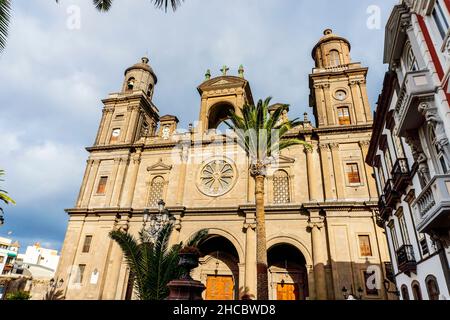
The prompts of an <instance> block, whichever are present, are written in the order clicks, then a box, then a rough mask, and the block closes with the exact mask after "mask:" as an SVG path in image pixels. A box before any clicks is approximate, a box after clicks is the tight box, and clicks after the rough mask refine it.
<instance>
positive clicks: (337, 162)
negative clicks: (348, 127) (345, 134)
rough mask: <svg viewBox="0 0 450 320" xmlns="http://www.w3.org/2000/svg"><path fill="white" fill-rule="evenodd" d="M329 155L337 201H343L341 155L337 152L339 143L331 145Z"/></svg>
mask: <svg viewBox="0 0 450 320" xmlns="http://www.w3.org/2000/svg"><path fill="white" fill-rule="evenodd" d="M330 148H331V155H332V157H333V168H334V181H335V183H336V194H337V199H339V200H343V199H345V192H344V174H343V172H342V163H341V155H340V151H339V143H331V144H330Z"/></svg>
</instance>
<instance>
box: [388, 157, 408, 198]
mask: <svg viewBox="0 0 450 320" xmlns="http://www.w3.org/2000/svg"><path fill="white" fill-rule="evenodd" d="M392 182H393V184H394V186H393V187H394V189H395V190H400V191H404V190H405V189H406V187H408V185H409V184H410V183H411V175H410V171H409V165H408V160H407V159H403V158H402V159H398V160H397V161H396V162H395V165H394V168H393V169H392Z"/></svg>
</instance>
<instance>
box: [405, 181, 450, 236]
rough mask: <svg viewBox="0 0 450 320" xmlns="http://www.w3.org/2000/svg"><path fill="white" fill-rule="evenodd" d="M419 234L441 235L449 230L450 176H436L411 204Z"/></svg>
mask: <svg viewBox="0 0 450 320" xmlns="http://www.w3.org/2000/svg"><path fill="white" fill-rule="evenodd" d="M412 206H413V208H414V212H415V215H416V219H417V229H418V231H419V232H420V233H428V234H430V233H433V234H435V235H440V234H443V235H444V236H446V237H448V229H449V228H450V175H448V174H447V175H436V176H434V177H433V179H432V180H431V181H430V182H429V183H428V185H427V186H426V187H425V188H424V189H423V191H422V193H421V194H420V195H419V196H418V197H417V199H416V200H415V201H414V202H413V204H412Z"/></svg>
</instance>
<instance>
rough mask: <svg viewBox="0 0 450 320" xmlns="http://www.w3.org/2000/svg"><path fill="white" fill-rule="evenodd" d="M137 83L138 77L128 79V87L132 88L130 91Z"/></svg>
mask: <svg viewBox="0 0 450 320" xmlns="http://www.w3.org/2000/svg"><path fill="white" fill-rule="evenodd" d="M135 83H136V79H135V78H130V79H128V82H127V89H128V90H130V91H131V90H133V89H134V85H135Z"/></svg>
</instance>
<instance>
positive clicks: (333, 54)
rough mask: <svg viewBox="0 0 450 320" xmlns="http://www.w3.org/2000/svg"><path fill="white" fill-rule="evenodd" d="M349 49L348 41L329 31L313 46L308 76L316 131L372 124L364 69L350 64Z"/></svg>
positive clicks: (355, 64)
mask: <svg viewBox="0 0 450 320" xmlns="http://www.w3.org/2000/svg"><path fill="white" fill-rule="evenodd" d="M350 50H351V45H350V42H349V41H348V40H347V39H345V38H343V37H340V36H338V35H336V34H334V33H333V31H332V30H331V29H326V30H325V31H324V36H323V37H322V38H321V39H320V40H319V42H318V43H317V44H316V45H315V46H314V49H313V51H312V57H313V59H314V61H315V68H314V69H313V71H312V74H310V77H309V78H310V90H311V96H310V106H311V107H312V108H313V109H314V116H315V118H316V125H317V127H318V128H323V127H341V126H347V127H349V126H356V125H365V124H371V123H372V121H373V119H372V112H371V109H370V105H369V100H368V97H367V88H366V77H367V72H368V68H365V67H363V66H362V65H361V64H360V63H358V62H352V60H351V57H350Z"/></svg>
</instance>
